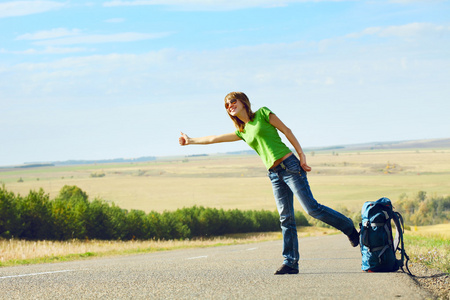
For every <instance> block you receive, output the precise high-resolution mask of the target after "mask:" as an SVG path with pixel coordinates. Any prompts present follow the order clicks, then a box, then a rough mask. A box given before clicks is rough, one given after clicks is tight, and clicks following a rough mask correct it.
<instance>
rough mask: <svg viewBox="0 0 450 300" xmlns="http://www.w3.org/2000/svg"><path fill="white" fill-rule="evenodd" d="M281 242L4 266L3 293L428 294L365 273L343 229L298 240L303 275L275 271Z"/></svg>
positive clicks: (388, 276)
mask: <svg viewBox="0 0 450 300" xmlns="http://www.w3.org/2000/svg"><path fill="white" fill-rule="evenodd" d="M281 247H282V245H281V241H274V242H263V243H257V244H247V245H237V246H223V247H214V248H200V249H188V250H175V251H166V252H159V253H151V254H140V255H132V256H121V257H112V258H101V259H89V260H83V261H76V262H67V263H54V264H41V265H31V266H19V267H9V268H0V299H383V300H384V299H394V298H396V299H398V298H403V299H408V300H409V299H427V298H428V299H430V298H432V297H431V296H430V294H428V293H427V292H426V291H424V290H422V289H420V288H419V287H418V286H416V285H415V284H414V282H413V280H412V279H411V278H409V277H408V275H406V274H404V273H401V272H397V273H381V274H374V273H363V272H362V271H361V269H360V265H361V255H360V253H359V248H352V247H351V246H350V244H349V242H348V240H347V238H346V237H345V236H344V235H335V236H326V237H309V238H302V239H300V256H301V259H300V273H299V274H297V275H273V273H274V271H275V270H276V269H277V268H278V267H279V266H280V265H281V263H282V257H281Z"/></svg>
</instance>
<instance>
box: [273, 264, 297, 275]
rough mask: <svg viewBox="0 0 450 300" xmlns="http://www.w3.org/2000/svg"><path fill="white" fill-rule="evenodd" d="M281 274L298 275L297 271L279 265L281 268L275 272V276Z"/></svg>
mask: <svg viewBox="0 0 450 300" xmlns="http://www.w3.org/2000/svg"><path fill="white" fill-rule="evenodd" d="M283 274H298V269H294V268H291V267H289V266H286V265H281V267H280V268H279V269H278V270H277V271H276V272H275V275H283Z"/></svg>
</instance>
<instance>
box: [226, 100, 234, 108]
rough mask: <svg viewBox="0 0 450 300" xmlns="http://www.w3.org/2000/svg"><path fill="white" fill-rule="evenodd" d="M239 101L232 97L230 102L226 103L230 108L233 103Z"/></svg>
mask: <svg viewBox="0 0 450 300" xmlns="http://www.w3.org/2000/svg"><path fill="white" fill-rule="evenodd" d="M236 102H237V100H236V99H232V100H230V102H227V103H225V108H226V109H228V108H229V107H230V105H231V104H235V103H236Z"/></svg>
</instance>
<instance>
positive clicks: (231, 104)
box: [225, 99, 244, 116]
mask: <svg viewBox="0 0 450 300" xmlns="http://www.w3.org/2000/svg"><path fill="white" fill-rule="evenodd" d="M225 108H226V110H227V112H228V113H229V114H230V115H231V116H236V115H237V114H238V113H239V112H240V111H242V110H243V109H244V104H242V102H241V101H239V100H237V99H231V100H228V101H227V102H226V103H225Z"/></svg>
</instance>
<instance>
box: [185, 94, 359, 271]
mask: <svg viewBox="0 0 450 300" xmlns="http://www.w3.org/2000/svg"><path fill="white" fill-rule="evenodd" d="M225 108H226V110H227V112H228V115H229V116H230V118H231V119H232V120H233V122H234V125H235V126H236V128H237V130H236V131H235V132H233V133H228V134H222V135H212V136H205V137H199V138H190V137H188V136H187V135H186V134H184V133H181V137H180V138H179V143H180V145H182V146H186V145H191V144H214V143H223V142H235V141H240V140H244V141H245V142H246V143H247V144H248V145H249V146H250V147H251V148H253V149H254V150H255V151H256V152H257V153H258V155H259V156H260V157H261V159H262V161H263V163H264V165H265V166H266V168H267V169H268V171H269V172H268V176H269V178H270V180H271V182H272V187H273V193H274V196H275V202H276V205H277V209H278V212H279V214H280V222H281V230H282V233H283V257H284V261H283V264H282V265H281V267H280V268H279V269H278V270H277V271H276V272H275V274H276V275H279V274H297V273H298V260H299V251H298V237H297V228H296V224H295V218H294V200H293V199H294V195H295V196H296V197H297V199H298V200H299V201H300V204H301V205H302V207H303V209H304V210H305V211H306V212H307V213H308V214H309V215H310V216H312V217H314V218H316V219H319V220H321V221H323V222H325V223H327V224H329V225H331V226H333V227H335V228H337V229H339V230H340V231H342V232H343V233H344V234H346V235H347V236H348V238H349V240H350V243H351V245H352V246H353V247H356V246H358V244H359V233H358V231H356V229H355V227H354V226H353V222H352V220H350V219H349V218H347V217H345V216H344V215H342V214H341V213H339V212H337V211H335V210H333V209H331V208H329V207H326V206H324V205H321V204H319V203H318V202H317V201H316V200H315V199H314V197H313V195H312V193H311V190H310V188H309V183H308V179H307V178H306V172H309V171H311V167H310V166H308V164H307V163H306V157H305V154H304V153H303V150H302V147H301V146H300V143H299V142H298V141H297V139H296V137H295V136H294V134H293V133H292V131H291V130H290V129H289V128H288V127H287V126H286V125H285V124H284V123H283V122H282V121H281V120H280V119H279V118H278V117H277V116H276V115H275V114H274V113H273V112H272V111H270V110H269V109H268V108H267V107H262V108H260V109H258V110H257V111H256V112H252V110H251V105H250V101H249V99H248V98H247V96H246V95H245V94H244V93H241V92H231V93H229V94H228V95H227V96H226V97H225ZM278 131H280V132H282V133H283V134H284V135H285V136H286V138H287V139H288V141H289V142H290V143H291V144H292V146H293V147H294V149H295V151H296V152H297V154H298V156H299V159H298V158H297V157H296V156H295V155H294V154H293V153H292V151H291V150H290V149H289V148H288V147H287V146H286V145H285V144H284V143H283V142H282V140H281V137H280V136H279V134H278Z"/></svg>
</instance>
